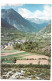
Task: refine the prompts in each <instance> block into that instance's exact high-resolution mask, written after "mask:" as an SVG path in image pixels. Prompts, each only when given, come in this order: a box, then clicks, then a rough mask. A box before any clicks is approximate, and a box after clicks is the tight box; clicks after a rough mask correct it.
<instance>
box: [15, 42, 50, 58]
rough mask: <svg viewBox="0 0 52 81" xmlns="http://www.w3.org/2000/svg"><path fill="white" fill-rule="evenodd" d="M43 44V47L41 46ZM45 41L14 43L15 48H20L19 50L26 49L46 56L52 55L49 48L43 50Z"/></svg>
mask: <svg viewBox="0 0 52 81" xmlns="http://www.w3.org/2000/svg"><path fill="white" fill-rule="evenodd" d="M41 46H42V47H41ZM44 47H45V46H44V42H43V43H41V42H32V41H28V42H27V41H26V42H24V43H23V44H19V43H16V44H15V45H14V49H19V50H24V51H27V52H32V53H38V54H43V55H46V56H49V57H50V56H51V51H49V52H48V50H44V51H43V52H42V48H44Z"/></svg>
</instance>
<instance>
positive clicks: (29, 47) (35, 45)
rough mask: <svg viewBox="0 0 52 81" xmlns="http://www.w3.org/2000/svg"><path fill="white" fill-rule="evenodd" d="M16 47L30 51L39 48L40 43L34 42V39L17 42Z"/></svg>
mask: <svg viewBox="0 0 52 81" xmlns="http://www.w3.org/2000/svg"><path fill="white" fill-rule="evenodd" d="M14 48H15V49H20V50H24V51H29V52H30V51H32V50H34V49H38V43H37V42H32V41H29V42H25V43H23V44H18V43H16V44H15V45H14Z"/></svg>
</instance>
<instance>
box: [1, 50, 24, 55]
mask: <svg viewBox="0 0 52 81" xmlns="http://www.w3.org/2000/svg"><path fill="white" fill-rule="evenodd" d="M22 52H24V51H17V52H13V53H1V56H7V55H11V54H16V53H22Z"/></svg>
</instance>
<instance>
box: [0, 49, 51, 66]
mask: <svg viewBox="0 0 52 81" xmlns="http://www.w3.org/2000/svg"><path fill="white" fill-rule="evenodd" d="M6 51H7V50H6ZM8 51H9V50H8ZM1 55H2V58H6V59H8V60H4V61H3V63H13V61H12V59H13V58H14V57H15V58H16V64H30V63H32V64H43V65H44V64H47V65H48V64H50V63H49V61H48V60H49V59H50V58H49V57H48V56H45V55H40V54H35V53H29V52H25V51H19V50H13V51H11V52H10V51H9V52H7V53H5V52H4V53H2V54H1Z"/></svg>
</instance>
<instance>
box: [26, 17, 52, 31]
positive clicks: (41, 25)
mask: <svg viewBox="0 0 52 81" xmlns="http://www.w3.org/2000/svg"><path fill="white" fill-rule="evenodd" d="M27 20H29V21H30V22H31V23H32V24H33V25H35V26H36V27H37V28H38V31H40V30H41V29H42V28H44V27H45V26H47V25H49V24H51V20H43V19H38V18H28V19H27Z"/></svg>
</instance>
